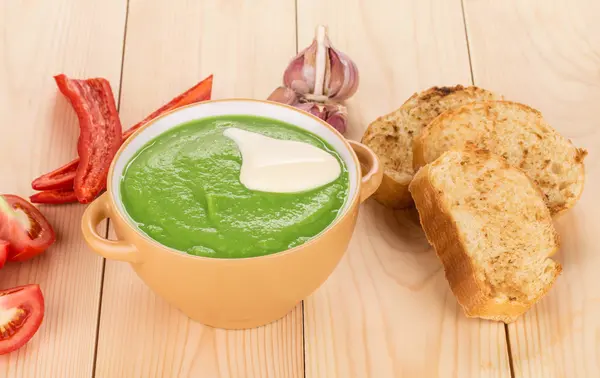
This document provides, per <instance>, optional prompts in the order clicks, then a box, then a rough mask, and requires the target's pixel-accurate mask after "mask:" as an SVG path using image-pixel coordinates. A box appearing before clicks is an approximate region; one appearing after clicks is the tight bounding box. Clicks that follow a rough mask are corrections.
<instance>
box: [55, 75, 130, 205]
mask: <svg viewBox="0 0 600 378" xmlns="http://www.w3.org/2000/svg"><path fill="white" fill-rule="evenodd" d="M54 79H55V80H56V84H57V85H58V88H59V89H60V91H61V92H62V94H63V95H65V97H67V98H68V99H69V101H70V102H71V105H72V106H73V109H74V110H75V113H76V114H77V118H78V119H79V130H80V134H79V140H78V142H77V152H78V154H79V160H80V162H79V165H78V166H77V173H76V175H75V182H74V185H73V188H74V190H75V195H76V196H77V200H78V201H79V202H81V203H90V202H92V201H93V200H94V199H95V198H96V196H98V194H99V193H100V192H101V191H102V190H103V189H104V187H105V186H106V176H107V175H108V168H109V167H110V163H111V162H112V159H113V157H114V156H115V154H116V153H117V150H118V149H119V147H120V146H121V142H122V140H123V136H122V127H121V121H120V119H119V113H118V112H117V106H116V104H115V98H114V96H113V92H112V89H111V87H110V83H109V82H108V81H107V80H106V79H103V78H93V79H86V80H78V79H70V78H68V77H67V76H65V75H64V74H61V75H57V76H55V77H54Z"/></svg>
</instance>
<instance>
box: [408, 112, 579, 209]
mask: <svg viewBox="0 0 600 378" xmlns="http://www.w3.org/2000/svg"><path fill="white" fill-rule="evenodd" d="M465 147H475V148H482V149H487V150H489V151H491V152H493V153H495V154H497V155H500V156H502V157H503V158H504V159H506V161H508V163H509V164H511V165H513V166H515V167H518V168H520V169H522V170H523V171H524V172H525V173H526V174H527V175H529V177H531V178H532V179H533V180H534V181H535V183H536V184H537V185H538V186H539V187H540V189H541V190H542V193H543V196H544V201H545V202H546V205H547V206H548V208H549V209H550V212H551V213H552V214H557V213H560V212H562V211H565V210H567V209H569V208H571V207H573V206H574V205H575V203H576V202H577V200H578V199H579V197H580V196H581V193H582V191H583V186H584V180H585V170H584V164H583V160H584V157H585V156H586V151H585V150H583V149H579V148H576V147H575V146H574V145H573V144H572V143H571V141H570V140H568V139H566V138H564V137H563V136H561V135H560V134H559V133H558V132H556V130H554V129H553V128H552V127H551V126H550V125H549V124H548V123H547V122H546V121H545V120H544V119H543V117H542V115H541V114H540V113H539V112H538V111H537V110H534V109H532V108H530V107H528V106H526V105H523V104H519V103H515V102H509V101H489V102H484V103H471V104H467V105H464V106H461V107H459V108H456V109H453V110H450V111H448V112H445V113H444V114H442V115H441V116H439V117H438V118H436V119H435V120H434V121H432V122H431V124H430V125H429V126H428V127H427V128H426V129H425V130H424V131H423V133H422V134H421V135H420V137H419V139H418V140H417V141H415V146H414V151H415V158H414V165H415V168H418V167H420V166H422V165H424V164H426V163H429V162H432V161H434V160H435V159H437V158H438V157H439V156H440V155H442V154H443V153H444V152H445V151H448V150H450V149H461V148H465Z"/></svg>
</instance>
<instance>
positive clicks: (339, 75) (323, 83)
mask: <svg viewBox="0 0 600 378" xmlns="http://www.w3.org/2000/svg"><path fill="white" fill-rule="evenodd" d="M321 72H322V73H324V75H320V74H319V73H321ZM283 84H284V85H285V86H286V87H288V88H292V89H293V90H294V91H296V92H297V93H298V94H300V95H303V96H305V97H306V98H307V99H308V100H317V101H319V102H326V100H334V101H338V102H339V101H344V100H347V99H348V98H350V97H351V96H352V95H354V93H356V90H357V89H358V84H359V74H358V68H357V66H356V64H355V63H354V62H353V61H352V59H350V57H348V55H346V54H344V53H343V52H341V51H339V50H337V49H336V48H334V47H333V45H332V44H331V41H330V40H329V37H328V36H327V30H326V29H325V27H324V26H319V27H318V28H317V32H316V35H315V38H314V39H313V41H312V43H311V45H310V46H308V47H307V48H305V49H304V50H302V51H301V52H300V53H299V54H298V55H296V56H295V57H294V59H292V61H291V62H290V63H289V65H288V67H287V69H286V70H285V73H284V74H283Z"/></svg>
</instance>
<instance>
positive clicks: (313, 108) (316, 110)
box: [296, 102, 327, 120]
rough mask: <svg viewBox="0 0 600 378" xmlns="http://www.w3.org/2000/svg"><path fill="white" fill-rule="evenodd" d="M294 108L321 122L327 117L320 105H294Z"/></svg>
mask: <svg viewBox="0 0 600 378" xmlns="http://www.w3.org/2000/svg"><path fill="white" fill-rule="evenodd" d="M296 108H298V109H301V110H304V111H305V112H308V113H310V114H312V115H314V116H315V117H318V118H320V119H322V120H325V118H326V117H327V112H326V110H325V107H324V106H323V105H321V104H317V103H314V102H305V103H302V104H298V105H296Z"/></svg>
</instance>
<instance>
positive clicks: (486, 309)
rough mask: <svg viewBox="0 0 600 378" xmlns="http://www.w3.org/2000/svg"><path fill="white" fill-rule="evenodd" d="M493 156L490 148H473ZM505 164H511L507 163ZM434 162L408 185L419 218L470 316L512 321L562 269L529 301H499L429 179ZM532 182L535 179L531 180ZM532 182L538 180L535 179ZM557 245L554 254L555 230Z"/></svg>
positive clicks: (555, 271)
mask: <svg viewBox="0 0 600 378" xmlns="http://www.w3.org/2000/svg"><path fill="white" fill-rule="evenodd" d="M473 152H474V153H477V154H483V155H484V156H490V155H491V154H490V153H489V152H488V151H473ZM506 167H507V168H510V169H515V168H514V167H513V168H511V167H510V166H509V165H508V163H506ZM430 170H431V164H427V165H425V166H424V167H422V168H421V169H419V171H418V172H417V173H416V175H415V177H414V179H413V180H412V182H411V184H410V185H409V191H410V193H411V195H412V197H413V199H414V201H415V204H416V207H417V210H418V213H419V220H420V223H421V226H422V227H423V230H424V231H425V235H426V237H427V240H428V241H429V243H430V244H431V245H432V246H433V247H434V249H435V251H436V254H437V256H438V258H439V259H440V261H441V262H442V265H443V267H444V273H445V277H446V280H447V281H448V283H449V285H450V288H451V290H452V292H453V294H454V296H455V297H456V299H457V301H458V303H459V304H460V305H461V307H462V308H463V311H464V313H465V315H466V316H467V317H470V318H482V319H489V320H494V321H501V322H504V323H512V322H514V321H515V320H516V319H517V318H518V317H519V316H521V315H522V314H523V313H525V312H526V311H527V310H529V308H531V306H532V305H533V304H534V303H536V302H537V301H538V300H539V299H540V298H541V297H543V296H544V295H545V294H546V293H547V291H548V290H549V289H550V288H551V287H552V285H553V284H554V282H555V281H556V278H557V277H558V275H559V274H560V272H561V271H562V267H561V265H560V264H558V263H556V269H555V270H554V272H553V278H552V281H551V283H550V284H549V285H547V286H546V287H544V290H543V292H542V293H541V294H540V295H539V296H538V297H537V298H535V299H534V300H533V301H531V302H529V303H520V302H509V303H498V302H496V301H495V300H494V298H493V297H492V291H491V288H490V287H489V286H488V285H487V284H486V282H485V281H482V280H480V279H479V278H478V277H477V274H476V269H475V267H474V265H473V262H472V260H471V258H470V257H469V254H468V252H467V249H466V246H465V241H464V240H463V238H462V236H461V235H460V233H459V230H458V228H457V224H456V222H455V221H454V219H453V217H452V215H451V212H450V210H449V209H448V208H447V207H446V205H445V201H443V200H442V195H441V192H439V191H438V189H436V188H435V187H434V186H433V185H432V183H431V179H430ZM530 182H532V181H531V180H530ZM532 185H534V186H535V184H534V183H533V182H532ZM554 236H555V237H554V242H555V245H554V249H553V251H552V252H551V253H550V254H549V256H551V255H552V254H554V252H555V251H556V250H557V249H558V248H559V238H558V233H556V232H554Z"/></svg>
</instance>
